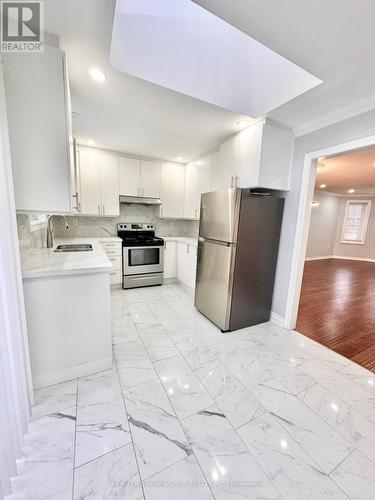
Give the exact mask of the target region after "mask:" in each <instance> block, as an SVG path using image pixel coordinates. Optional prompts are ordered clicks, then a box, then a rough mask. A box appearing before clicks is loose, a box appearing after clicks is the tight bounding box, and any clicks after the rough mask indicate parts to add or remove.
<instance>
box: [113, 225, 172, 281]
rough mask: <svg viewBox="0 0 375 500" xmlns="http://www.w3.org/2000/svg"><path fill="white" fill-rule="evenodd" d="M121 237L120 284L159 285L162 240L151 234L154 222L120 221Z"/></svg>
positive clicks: (161, 263)
mask: <svg viewBox="0 0 375 500" xmlns="http://www.w3.org/2000/svg"><path fill="white" fill-rule="evenodd" d="M117 235H118V236H119V237H120V238H122V274H123V278H122V287H123V288H136V287H140V286H151V285H162V284H163V271H164V240H163V239H162V238H158V237H157V236H155V226H154V224H138V223H128V222H126V223H125V222H124V223H120V224H117Z"/></svg>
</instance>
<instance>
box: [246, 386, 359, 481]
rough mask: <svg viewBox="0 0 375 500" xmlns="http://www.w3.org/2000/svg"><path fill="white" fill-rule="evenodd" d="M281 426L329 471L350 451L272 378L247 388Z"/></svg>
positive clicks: (340, 437)
mask: <svg viewBox="0 0 375 500" xmlns="http://www.w3.org/2000/svg"><path fill="white" fill-rule="evenodd" d="M251 392H252V393H253V394H254V396H255V397H256V398H257V399H258V400H259V401H260V402H261V404H262V405H263V406H264V407H265V408H266V410H267V411H268V412H269V413H271V415H273V416H274V417H275V418H276V419H277V421H278V422H279V423H280V424H281V425H282V426H283V427H284V429H285V430H286V431H287V432H288V433H289V434H290V435H291V436H292V437H293V438H294V439H295V440H296V441H297V443H299V444H300V446H301V447H302V448H303V449H304V450H305V451H306V453H308V454H309V455H310V456H311V457H312V458H313V459H314V460H315V462H316V463H317V464H318V466H319V467H320V469H321V471H322V472H325V473H327V474H329V473H330V472H331V471H332V470H333V469H334V468H335V467H336V466H337V465H338V464H339V463H340V462H341V461H342V460H344V459H345V458H346V457H347V456H348V455H349V453H350V451H351V450H352V448H351V446H350V444H349V443H348V442H347V441H346V440H345V439H344V438H343V437H342V436H341V435H340V434H338V432H336V431H335V430H334V429H332V427H330V426H329V425H328V424H326V423H325V422H323V420H321V418H320V417H318V415H317V414H316V413H314V412H313V411H312V410H310V409H309V408H308V407H307V406H306V405H305V404H304V403H303V402H302V401H300V400H299V399H298V398H297V397H296V396H294V395H292V394H290V393H288V392H285V389H284V388H283V386H281V385H280V384H279V383H278V382H277V381H276V380H270V381H269V382H265V383H263V384H259V385H257V386H256V387H253V388H252V389H251Z"/></svg>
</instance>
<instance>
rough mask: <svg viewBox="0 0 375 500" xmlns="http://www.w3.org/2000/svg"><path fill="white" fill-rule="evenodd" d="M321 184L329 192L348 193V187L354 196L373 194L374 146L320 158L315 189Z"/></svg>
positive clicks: (374, 181) (374, 191) (374, 188)
mask: <svg viewBox="0 0 375 500" xmlns="http://www.w3.org/2000/svg"><path fill="white" fill-rule="evenodd" d="M321 184H326V188H324V190H325V191H328V192H330V193H337V194H348V189H354V190H355V193H354V194H355V195H356V196H357V195H366V194H372V195H374V193H375V147H369V148H366V149H361V150H358V151H352V152H350V153H344V154H341V155H337V156H331V157H329V158H320V159H319V163H318V169H317V175H316V181H315V189H318V190H319V189H321V188H320V185H321Z"/></svg>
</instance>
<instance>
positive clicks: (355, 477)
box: [331, 450, 375, 500]
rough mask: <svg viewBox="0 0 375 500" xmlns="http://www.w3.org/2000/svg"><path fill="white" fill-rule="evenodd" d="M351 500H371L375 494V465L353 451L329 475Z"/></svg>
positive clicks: (359, 453)
mask: <svg viewBox="0 0 375 500" xmlns="http://www.w3.org/2000/svg"><path fill="white" fill-rule="evenodd" d="M331 477H332V479H333V480H334V481H335V482H336V483H337V484H338V485H339V486H340V488H341V489H342V490H343V491H344V492H345V493H346V495H347V496H348V498H350V499H351V500H373V498H374V492H375V465H374V462H371V461H370V460H369V459H368V458H366V457H365V456H364V455H362V453H361V452H360V451H358V450H355V451H354V452H353V453H351V454H350V456H349V457H348V458H347V459H346V460H344V461H343V462H342V463H341V464H340V465H339V466H338V467H337V468H336V469H335V470H334V471H333V472H332V474H331Z"/></svg>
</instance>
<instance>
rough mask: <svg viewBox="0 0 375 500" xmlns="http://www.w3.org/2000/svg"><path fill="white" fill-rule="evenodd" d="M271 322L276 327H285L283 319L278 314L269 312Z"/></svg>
mask: <svg viewBox="0 0 375 500" xmlns="http://www.w3.org/2000/svg"><path fill="white" fill-rule="evenodd" d="M270 319H271V321H272V323H275V324H276V325H278V326H282V327H283V328H284V325H285V318H284V317H283V316H280V314H277V313H275V312H271V318H270Z"/></svg>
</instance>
